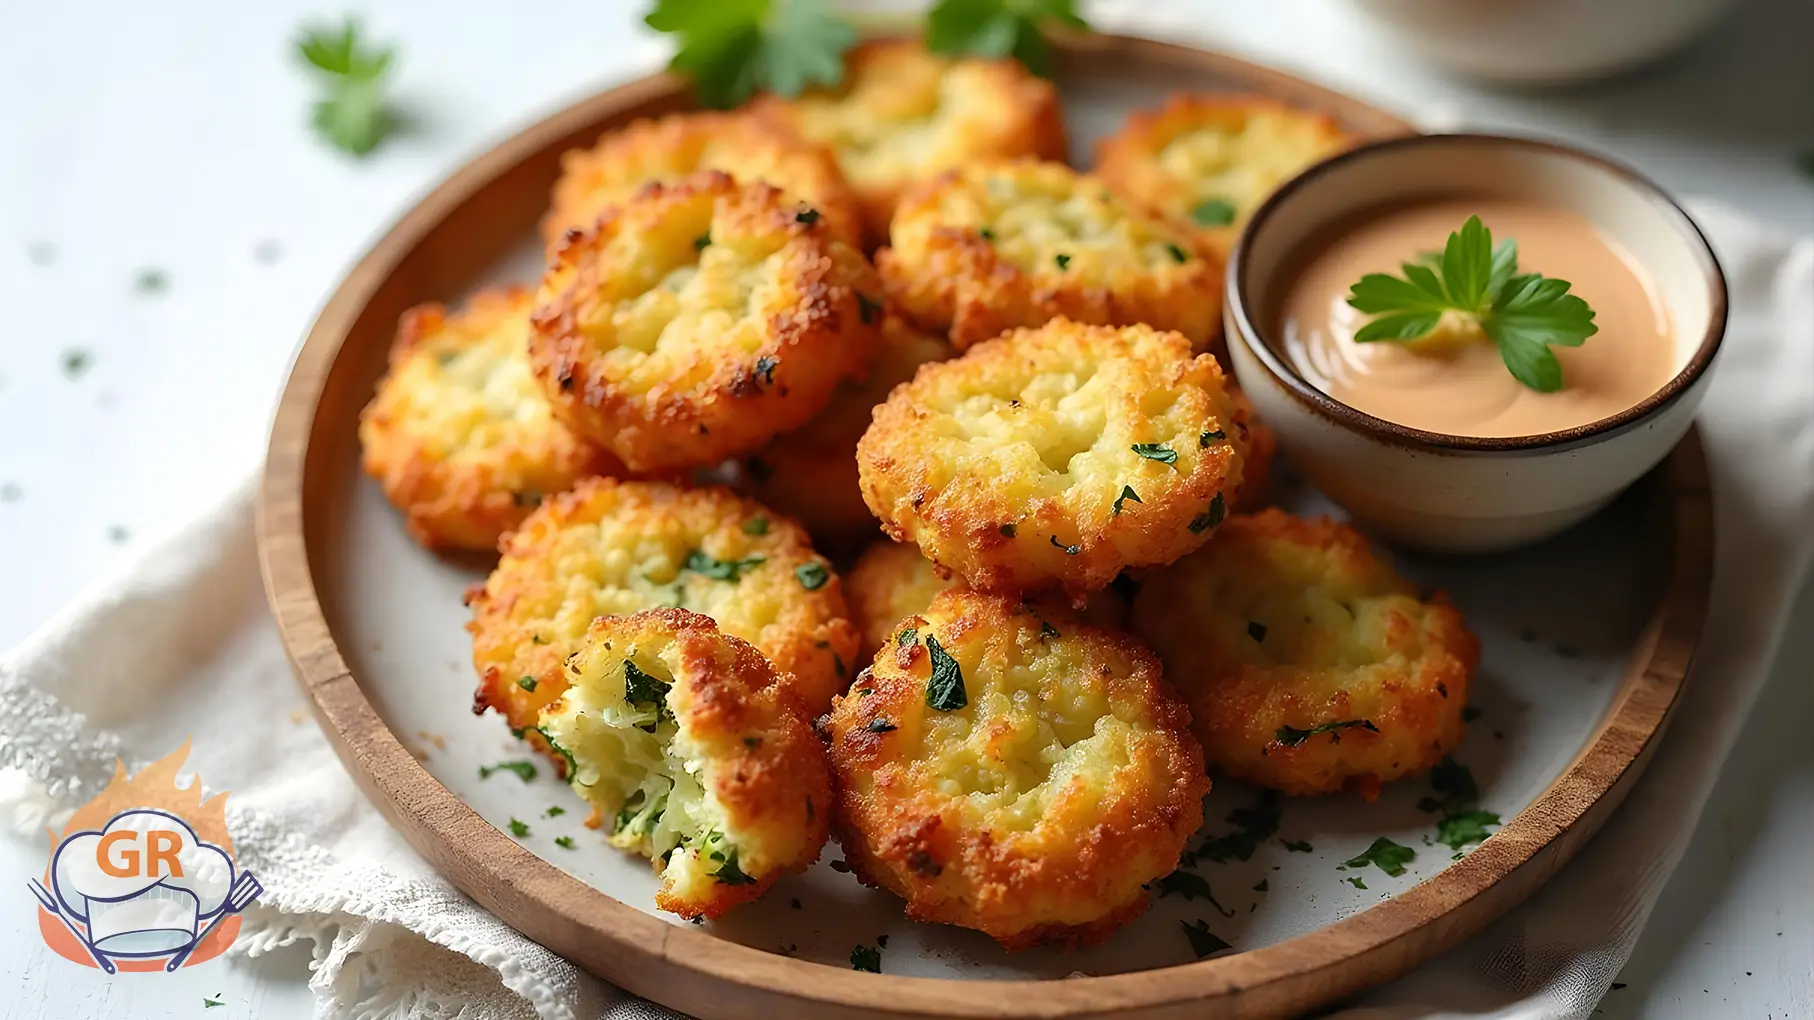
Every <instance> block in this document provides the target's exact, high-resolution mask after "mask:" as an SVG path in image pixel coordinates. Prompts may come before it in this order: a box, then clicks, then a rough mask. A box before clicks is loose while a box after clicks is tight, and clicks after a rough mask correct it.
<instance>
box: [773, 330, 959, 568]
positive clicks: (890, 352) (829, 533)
mask: <svg viewBox="0 0 1814 1020" xmlns="http://www.w3.org/2000/svg"><path fill="white" fill-rule="evenodd" d="M951 354H952V351H951V346H950V345H949V344H947V343H945V342H944V341H943V340H940V339H938V338H937V337H933V336H929V335H927V334H925V333H923V332H921V331H919V330H917V329H915V328H914V327H912V326H910V325H908V324H907V323H906V322H905V321H903V320H902V319H901V318H900V317H899V316H896V315H888V316H886V317H885V318H884V319H883V320H882V339H881V343H880V345H879V349H878V350H877V352H876V357H875V361H873V362H872V363H871V364H870V366H869V376H868V378H867V379H865V380H863V381H862V382H860V383H859V382H847V383H845V384H844V385H842V386H840V387H838V391H837V392H836V393H834V394H833V395H832V398H831V403H830V404H828V405H826V407H825V410H823V411H821V412H819V415H818V417H816V418H814V419H813V420H812V421H809V422H807V423H806V424H805V425H803V426H801V427H800V428H798V429H795V430H794V431H792V432H789V433H788V434H787V435H784V436H780V437H778V438H776V440H775V441H774V442H772V443H770V444H768V446H766V447H764V448H762V449H761V450H759V451H757V453H756V454H755V455H754V456H751V457H748V458H746V459H745V460H744V462H743V475H744V477H745V478H746V479H747V480H748V483H749V490H750V494H751V495H752V496H754V497H756V499H757V500H758V501H760V502H761V503H763V504H764V505H766V506H770V507H773V508H774V509H776V510H779V511H780V512H782V513H784V514H787V515H788V516H790V517H792V518H793V519H794V520H797V521H799V522H800V523H801V524H804V525H806V530H807V531H809V532H811V533H812V536H813V540H814V541H815V542H817V543H819V547H820V548H822V549H826V550H850V549H856V548H861V547H862V545H863V543H865V542H867V541H869V540H871V539H873V538H875V537H876V535H877V534H879V525H877V523H876V518H875V515H874V514H872V513H870V512H869V507H868V506H867V505H866V504H864V502H863V490H862V489H861V488H860V487H859V486H858V484H857V440H859V439H862V438H863V432H864V431H865V430H866V429H868V428H869V418H870V415H871V414H872V413H873V412H874V411H875V407H876V405H877V404H879V403H881V402H882V401H884V400H886V399H888V394H889V392H890V391H892V390H893V389H894V388H895V387H896V386H898V385H900V384H901V383H904V382H906V381H907V380H909V379H911V378H913V373H914V371H915V370H916V369H918V368H919V367H920V366H921V365H924V364H926V363H927V362H931V361H943V360H944V359H946V358H949V357H951Z"/></svg>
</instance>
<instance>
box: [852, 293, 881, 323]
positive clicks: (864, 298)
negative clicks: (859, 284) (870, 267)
mask: <svg viewBox="0 0 1814 1020" xmlns="http://www.w3.org/2000/svg"><path fill="white" fill-rule="evenodd" d="M881 314H882V303H881V302H880V301H876V300H873V299H871V298H870V297H869V296H868V295H867V294H864V293H862V292H860V291H859V292H858V293H857V318H859V319H862V320H863V325H865V326H871V325H874V324H875V321H876V319H877V318H878V317H880V316H881Z"/></svg>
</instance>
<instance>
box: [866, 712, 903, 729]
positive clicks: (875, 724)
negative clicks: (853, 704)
mask: <svg viewBox="0 0 1814 1020" xmlns="http://www.w3.org/2000/svg"><path fill="white" fill-rule="evenodd" d="M898 728H899V727H897V726H895V724H894V723H891V722H889V721H888V720H887V719H883V718H881V717H879V716H878V717H877V718H874V719H871V720H869V725H867V726H864V727H863V732H865V733H893V732H894V731H895V730H896V729H898Z"/></svg>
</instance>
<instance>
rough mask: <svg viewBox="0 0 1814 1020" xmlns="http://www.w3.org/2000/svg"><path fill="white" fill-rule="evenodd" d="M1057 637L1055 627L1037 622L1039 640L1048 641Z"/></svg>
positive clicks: (1043, 622)
mask: <svg viewBox="0 0 1814 1020" xmlns="http://www.w3.org/2000/svg"><path fill="white" fill-rule="evenodd" d="M1057 636H1058V628H1057V627H1054V626H1052V625H1051V624H1050V623H1048V622H1046V621H1045V620H1041V621H1039V640H1041V641H1050V640H1051V639H1052V638H1055V637H1057Z"/></svg>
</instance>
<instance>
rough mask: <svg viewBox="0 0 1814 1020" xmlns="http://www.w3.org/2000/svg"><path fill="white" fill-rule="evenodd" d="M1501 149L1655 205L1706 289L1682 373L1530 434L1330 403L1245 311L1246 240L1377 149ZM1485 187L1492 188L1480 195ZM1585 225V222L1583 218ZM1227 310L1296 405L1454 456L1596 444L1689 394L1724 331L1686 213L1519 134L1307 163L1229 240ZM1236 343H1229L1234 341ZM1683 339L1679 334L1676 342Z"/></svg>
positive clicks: (1710, 273) (1570, 151)
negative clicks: (1428, 422) (1428, 424)
mask: <svg viewBox="0 0 1814 1020" xmlns="http://www.w3.org/2000/svg"><path fill="white" fill-rule="evenodd" d="M1491 146H1503V147H1505V148H1508V149H1514V150H1519V151H1522V152H1525V153H1533V154H1539V155H1547V156H1559V157H1563V158H1566V159H1571V160H1575V161H1577V162H1579V163H1582V164H1584V165H1585V166H1586V167H1587V168H1588V169H1590V170H1592V171H1595V172H1598V173H1600V174H1602V175H1605V176H1607V177H1610V178H1612V179H1615V180H1617V181H1618V182H1620V183H1622V184H1624V185H1625V186H1626V187H1628V188H1630V189H1632V190H1633V191H1635V192H1637V193H1638V194H1640V195H1641V196H1643V197H1644V198H1645V199H1646V200H1648V201H1649V203H1650V204H1651V205H1653V206H1655V207H1656V210H1657V212H1658V213H1660V214H1661V216H1662V217H1663V218H1664V219H1665V220H1667V221H1669V222H1670V223H1671V224H1672V225H1673V226H1674V227H1675V229H1676V232H1677V233H1678V234H1680V235H1681V237H1682V239H1683V240H1684V241H1686V242H1687V244H1688V247H1689V248H1690V249H1692V252H1693V255H1694V257H1695V258H1696V260H1697V261H1699V262H1700V264H1701V271H1702V276H1703V277H1704V279H1705V280H1706V283H1707V290H1708V294H1707V302H1708V309H1707V329H1706V332H1705V333H1704V334H1703V335H1702V336H1701V339H1700V343H1699V345H1698V346H1697V347H1696V348H1695V349H1694V353H1693V354H1692V355H1691V356H1690V357H1689V358H1688V361H1687V363H1686V364H1685V365H1683V367H1682V369H1681V371H1679V372H1677V373H1676V374H1675V375H1674V376H1673V377H1671V378H1670V380H1669V381H1668V382H1666V383H1664V384H1663V386H1662V388H1660V389H1658V390H1657V391H1656V392H1654V393H1652V394H1651V395H1650V396H1648V397H1645V398H1644V399H1643V400H1640V401H1638V402H1637V403H1636V404H1633V405H1632V406H1630V407H1628V408H1626V409H1624V410H1623V411H1620V412H1619V413H1617V414H1614V415H1611V416H1610V417H1606V418H1601V419H1599V420H1598V421H1592V422H1588V423H1587V424H1585V425H1577V426H1575V427H1573V428H1567V429H1562V430H1560V431H1556V432H1544V433H1540V434H1538V435H1531V436H1458V435H1451V434H1449V433H1446V432H1429V431H1425V430H1424V429H1416V428H1411V427H1410V426H1408V425H1400V424H1398V423H1396V422H1391V421H1387V420H1385V419H1384V418H1376V417H1374V416H1373V415H1370V414H1367V413H1366V412H1364V411H1360V410H1357V409H1355V408H1353V407H1350V406H1348V405H1347V404H1344V403H1342V402H1341V401H1339V400H1336V399H1335V398H1334V397H1331V396H1330V395H1329V394H1327V393H1324V392H1323V391H1322V390H1320V389H1318V388H1317V387H1316V386H1315V385H1313V384H1312V383H1311V382H1310V381H1309V380H1307V379H1305V378H1304V376H1303V374H1302V373H1300V372H1299V371H1298V369H1297V367H1296V366H1295V365H1293V364H1292V363H1291V359H1290V358H1289V357H1287V356H1285V355H1284V354H1283V353H1282V352H1281V351H1280V350H1279V349H1278V347H1276V346H1275V343H1276V341H1275V339H1274V338H1273V337H1271V336H1269V335H1268V330H1267V329H1265V328H1263V327H1262V325H1261V324H1260V322H1259V321H1256V319H1255V317H1254V313H1255V312H1256V311H1257V312H1259V313H1260V314H1262V315H1264V314H1266V313H1267V312H1269V309H1266V308H1259V309H1256V308H1254V307H1253V302H1252V300H1251V296H1252V285H1253V281H1252V279H1251V278H1250V274H1249V272H1248V269H1249V266H1248V261H1249V254H1250V252H1251V251H1252V249H1253V244H1254V238H1255V237H1257V236H1258V235H1259V233H1260V232H1261V231H1263V230H1265V229H1266V226H1267V223H1268V221H1270V220H1271V219H1272V217H1273V214H1274V213H1276V212H1277V211H1278V210H1279V209H1280V207H1282V206H1283V205H1284V204H1285V203H1287V202H1290V201H1291V200H1292V199H1293V198H1294V197H1296V196H1297V195H1298V194H1299V193H1300V192H1302V191H1303V190H1304V189H1306V188H1312V187H1316V186H1317V185H1318V184H1319V183H1320V182H1322V181H1324V180H1325V179H1327V178H1329V177H1330V176H1331V175H1333V174H1335V173H1336V172H1338V171H1340V170H1342V169H1344V168H1347V167H1349V166H1350V165H1352V164H1355V163H1358V162H1361V161H1364V160H1368V159H1373V158H1376V157H1378V156H1379V155H1381V154H1382V153H1394V152H1399V151H1402V150H1405V149H1415V148H1427V149H1430V150H1431V155H1432V157H1436V158H1439V157H1440V155H1441V152H1442V150H1444V149H1451V148H1462V147H1465V148H1469V149H1476V150H1477V149H1480V148H1482V147H1491ZM1484 190H1489V191H1490V190H1491V189H1484ZM1455 194H1456V189H1448V190H1446V191H1444V190H1441V189H1430V190H1424V191H1414V192H1411V193H1408V194H1406V195H1404V196H1403V198H1404V199H1405V200H1406V201H1414V200H1416V199H1418V198H1423V197H1429V198H1439V197H1449V198H1452V197H1455ZM1380 204H1382V203H1368V204H1366V205H1363V206H1360V207H1357V209H1356V211H1358V210H1359V209H1360V208H1368V207H1377V206H1378V205H1380ZM1588 219H1589V221H1590V222H1591V221H1592V220H1593V217H1592V216H1591V214H1589V215H1588ZM1634 254H1635V255H1636V256H1637V257H1638V260H1639V262H1640V263H1642V262H1643V261H1644V257H1643V253H1641V252H1634ZM1227 291H1228V293H1227V299H1228V300H1227V309H1228V315H1229V318H1230V321H1231V322H1232V323H1234V324H1235V325H1236V326H1237V327H1238V328H1239V329H1240V330H1241V331H1242V332H1244V333H1245V334H1246V335H1247V336H1248V337H1251V338H1253V339H1254V340H1255V341H1257V342H1254V343H1250V344H1249V345H1248V346H1249V347H1251V348H1252V350H1253V353H1254V356H1255V358H1256V359H1257V360H1258V361H1259V363H1260V364H1261V365H1263V366H1264V367H1265V368H1266V370H1267V371H1268V372H1270V373H1271V374H1272V375H1273V376H1274V377H1276V378H1277V379H1278V380H1279V381H1280V382H1281V383H1282V384H1283V385H1284V388H1285V389H1286V391H1287V392H1289V393H1290V394H1291V395H1292V396H1293V397H1294V398H1295V399H1297V400H1298V401H1299V402H1301V403H1304V404H1306V405H1308V406H1309V407H1310V408H1311V409H1312V410H1314V411H1316V412H1318V413H1319V414H1320V415H1322V416H1323V417H1325V418H1329V419H1331V420H1333V421H1335V422H1338V423H1340V424H1342V425H1345V426H1347V427H1348V428H1351V429H1355V430H1357V431H1360V432H1364V433H1367V434H1369V435H1371V436H1373V437H1375V438H1377V439H1380V440H1382V441H1386V442H1390V443H1395V444H1397V445H1408V446H1415V447H1419V448H1422V449H1428V450H1434V451H1442V452H1459V453H1512V452H1528V451H1538V450H1552V449H1556V448H1561V447H1568V446H1574V445H1577V444H1580V443H1583V442H1587V441H1591V440H1598V439H1603V438H1606V437H1608V436H1611V435H1614V434H1616V433H1618V432H1622V431H1624V430H1625V429H1627V428H1629V427H1631V426H1633V425H1635V424H1637V423H1639V422H1641V421H1643V420H1644V419H1645V418H1646V417H1648V416H1649V415H1651V414H1652V413H1653V412H1655V411H1658V410H1660V409H1662V408H1664V407H1667V406H1668V405H1669V404H1671V403H1673V402H1674V401H1675V400H1676V399H1677V398H1679V397H1680V396H1681V395H1682V394H1683V393H1685V392H1687V390H1688V389H1689V387H1690V386H1692V385H1693V383H1694V381H1695V380H1696V379H1698V378H1699V377H1700V376H1701V375H1702V374H1703V373H1704V372H1706V371H1707V367H1708V366H1709V365H1711V364H1712V363H1713V359H1714V355H1716V354H1718V353H1719V349H1720V343H1721V341H1722V340H1724V339H1725V335H1726V315H1727V298H1726V275H1725V273H1724V272H1722V271H1721V269H1720V264H1719V259H1718V258H1716V257H1715V256H1714V254H1713V248H1712V246H1711V245H1709V244H1708V243H1707V238H1706V236H1705V235H1703V234H1702V233H1701V230H1700V227H1699V226H1697V225H1696V224H1695V222H1694V220H1693V218H1691V217H1690V216H1689V215H1688V213H1687V212H1686V211H1684V210H1683V209H1682V207H1681V206H1680V205H1679V204H1678V203H1677V202H1676V201H1675V200H1674V199H1672V198H1670V197H1669V195H1668V194H1667V193H1666V192H1665V191H1663V189H1662V188H1661V187H1658V186H1657V184H1656V183H1655V182H1653V181H1651V180H1650V179H1649V178H1648V177H1645V176H1644V175H1642V174H1640V173H1638V172H1637V171H1636V170H1633V169H1631V168H1630V167H1628V166H1625V165H1624V164H1622V163H1617V162H1614V161H1613V160H1610V159H1607V158H1605V157H1603V156H1597V155H1593V154H1591V153H1587V152H1583V151H1581V150H1580V149H1575V148H1571V147H1569V146H1567V145H1562V144H1560V143H1557V142H1551V141H1546V140H1543V139H1538V138H1521V137H1517V136H1512V135H1489V134H1447V135H1412V136H1409V137H1405V138H1390V139H1386V140H1385V141H1379V142H1372V143H1369V144H1365V145H1361V146H1359V147H1357V148H1353V149H1349V150H1347V151H1345V152H1341V153H1338V154H1336V155H1334V156H1331V157H1329V158H1328V159H1325V160H1323V161H1322V162H1320V163H1317V164H1315V165H1313V166H1311V167H1310V168H1309V169H1307V170H1305V171H1304V172H1303V173H1301V174H1299V175H1298V176H1296V177H1294V178H1292V179H1291V180H1289V181H1287V182H1286V183H1285V184H1284V185H1282V186H1281V187H1280V188H1279V189H1278V190H1277V191H1275V192H1273V193H1272V195H1270V196H1269V197H1267V199H1266V200H1265V201H1264V202H1261V203H1260V206H1259V208H1258V209H1255V210H1254V213H1253V215H1252V216H1251V217H1249V218H1248V221H1247V226H1246V227H1245V229H1243V230H1242V231H1241V236H1240V238H1239V239H1238V240H1237V241H1236V242H1235V246H1234V250H1233V251H1232V252H1231V253H1230V254H1229V258H1228V283H1227ZM1233 339H1234V338H1232V337H1231V338H1230V342H1233ZM1682 340H1683V337H1681V336H1680V335H1678V336H1677V337H1676V342H1677V344H1678V345H1679V344H1680V343H1681V342H1682Z"/></svg>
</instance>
